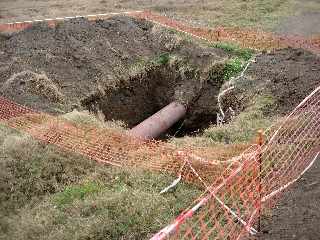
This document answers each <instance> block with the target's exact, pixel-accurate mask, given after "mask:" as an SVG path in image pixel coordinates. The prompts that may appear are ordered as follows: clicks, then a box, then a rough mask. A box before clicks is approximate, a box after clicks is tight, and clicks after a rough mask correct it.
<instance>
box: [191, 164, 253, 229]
mask: <svg viewBox="0 0 320 240" xmlns="http://www.w3.org/2000/svg"><path fill="white" fill-rule="evenodd" d="M188 164H189V167H190V168H191V170H192V171H193V173H194V174H195V175H196V176H197V177H198V178H199V179H200V181H201V182H202V183H203V184H204V186H205V187H206V189H207V190H208V191H209V192H210V193H211V196H212V197H213V198H215V199H216V200H217V201H218V202H219V203H220V204H221V205H222V206H223V208H225V209H226V210H227V212H229V213H230V214H231V215H232V216H233V217H235V218H236V219H238V221H239V222H241V223H242V225H244V226H245V228H246V230H248V229H247V227H248V224H247V222H246V221H244V220H243V219H242V218H241V217H240V216H238V215H237V214H236V213H235V212H234V211H233V210H232V209H231V208H230V207H228V206H227V205H226V204H225V203H224V202H223V201H222V200H221V199H220V198H219V197H218V196H217V195H216V194H215V193H213V192H212V191H211V190H210V188H209V187H208V185H207V184H206V183H205V181H204V180H203V179H202V178H201V177H200V176H199V174H198V173H197V171H196V170H195V169H194V168H193V167H192V165H191V164H190V162H189V161H188ZM249 233H250V234H251V235H254V234H256V233H258V231H257V230H256V229H254V228H253V227H250V228H249Z"/></svg>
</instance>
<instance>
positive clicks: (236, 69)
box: [223, 57, 244, 81]
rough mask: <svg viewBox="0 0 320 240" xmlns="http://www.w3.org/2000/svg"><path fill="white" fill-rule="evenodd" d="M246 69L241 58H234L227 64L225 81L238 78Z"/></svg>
mask: <svg viewBox="0 0 320 240" xmlns="http://www.w3.org/2000/svg"><path fill="white" fill-rule="evenodd" d="M243 69H244V63H243V61H242V60H241V59H239V58H237V57H236V58H233V59H230V60H228V61H227V62H226V64H225V67H224V75H223V78H224V80H225V81H227V80H229V79H230V78H232V77H234V76H236V75H237V74H239V73H241V71H242V70H243Z"/></svg>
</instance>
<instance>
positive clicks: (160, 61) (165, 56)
mask: <svg viewBox="0 0 320 240" xmlns="http://www.w3.org/2000/svg"><path fill="white" fill-rule="evenodd" d="M169 61H170V54H169V53H162V54H160V55H159V56H157V57H155V59H153V60H152V62H153V63H155V64H156V65H166V64H167V63H169Z"/></svg>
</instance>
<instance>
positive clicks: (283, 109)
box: [222, 48, 320, 116]
mask: <svg viewBox="0 0 320 240" xmlns="http://www.w3.org/2000/svg"><path fill="white" fill-rule="evenodd" d="M319 76H320V57H319V56H318V55H315V54H313V53H311V52H308V51H306V50H303V49H293V48H286V49H281V50H276V51H273V52H270V53H267V52H264V53H262V54H260V55H258V56H257V57H256V59H255V62H254V63H252V64H251V65H250V66H249V67H248V69H247V71H246V73H245V76H244V77H243V78H241V79H239V80H238V82H237V83H236V85H235V89H234V90H233V91H232V92H230V93H229V94H226V96H225V97H224V98H223V99H222V102H223V106H224V108H226V109H227V108H228V107H232V108H233V109H236V110H237V111H238V112H240V111H242V110H243V109H244V108H246V106H247V105H248V103H252V102H251V100H252V99H254V96H256V95H264V96H268V97H271V98H272V99H274V104H273V106H271V107H270V108H269V109H267V111H266V114H267V115H269V116H275V115H280V116H281V115H286V114H288V113H290V112H291V111H292V110H293V109H294V108H295V107H296V106H297V105H298V104H299V103H300V102H301V101H302V100H303V99H304V98H305V97H307V96H308V95H309V94H310V93H311V92H312V91H313V90H314V89H316V87H318V86H319V84H320V78H319Z"/></svg>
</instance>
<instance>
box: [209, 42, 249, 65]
mask: <svg viewBox="0 0 320 240" xmlns="http://www.w3.org/2000/svg"><path fill="white" fill-rule="evenodd" d="M210 47H213V48H220V49H223V50H225V51H226V52H229V53H231V54H233V55H236V56H237V57H239V58H241V59H243V60H245V61H248V60H250V59H251V58H252V56H253V54H254V50H253V49H249V48H241V47H239V46H238V45H236V44H234V43H230V42H218V43H215V44H213V45H210Z"/></svg>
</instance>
